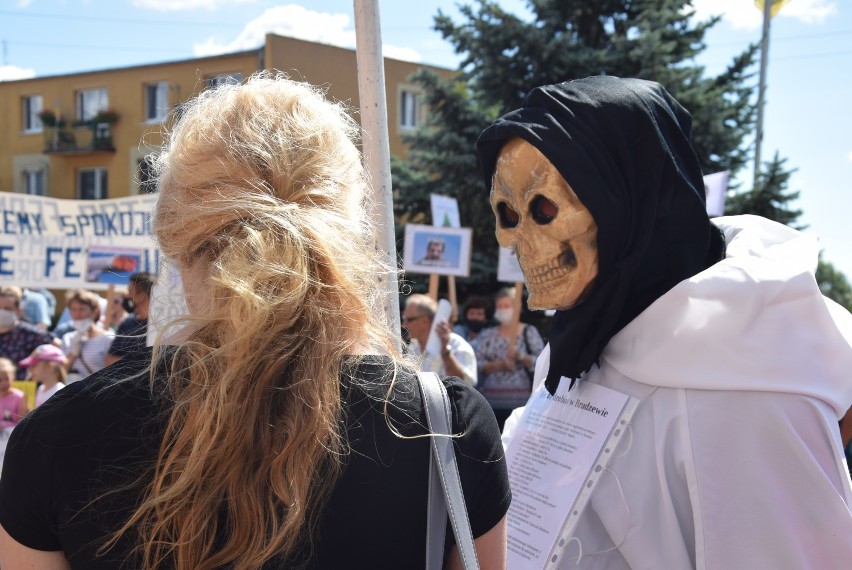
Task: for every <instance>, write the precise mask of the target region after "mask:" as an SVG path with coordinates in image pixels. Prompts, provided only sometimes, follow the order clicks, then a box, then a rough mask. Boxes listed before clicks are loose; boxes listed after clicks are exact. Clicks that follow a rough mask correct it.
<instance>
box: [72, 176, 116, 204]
mask: <svg viewBox="0 0 852 570" xmlns="http://www.w3.org/2000/svg"><path fill="white" fill-rule="evenodd" d="M108 196H109V192H108V191H107V169H106V168H81V169H80V170H78V171H77V198H78V199H80V200H103V199H105V198H107V197H108Z"/></svg>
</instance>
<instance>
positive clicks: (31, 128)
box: [21, 95, 44, 133]
mask: <svg viewBox="0 0 852 570" xmlns="http://www.w3.org/2000/svg"><path fill="white" fill-rule="evenodd" d="M21 104H22V111H23V113H22V114H23V116H24V124H23V127H24V131H27V132H31V133H40V132H41V130H42V125H41V117H39V116H38V114H39V113H41V111H42V110H43V109H44V103H43V100H42V97H41V95H30V96H28V97H24V98H23V99H22V100H21Z"/></svg>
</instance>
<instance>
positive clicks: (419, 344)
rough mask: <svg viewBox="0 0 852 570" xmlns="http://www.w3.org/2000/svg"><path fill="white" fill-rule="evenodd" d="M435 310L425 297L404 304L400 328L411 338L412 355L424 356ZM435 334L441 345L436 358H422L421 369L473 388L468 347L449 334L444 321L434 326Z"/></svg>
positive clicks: (472, 363)
mask: <svg viewBox="0 0 852 570" xmlns="http://www.w3.org/2000/svg"><path fill="white" fill-rule="evenodd" d="M437 310H438V303H437V302H436V301H435V300H434V299H432V298H431V297H429V296H427V295H420V294H415V295H411V296H410V297H408V300H407V301H406V302H405V310H404V311H403V314H402V326H404V327H405V328H406V330H408V334H409V335H411V346H410V348H411V351H412V353H414V354H417V355H420V354H423V348H424V347H425V346H426V342H427V341H428V340H429V332H430V331H431V330H432V320H433V319H434V318H435V313H436V312H437ZM435 333H436V334H437V335H438V339H439V340H440V341H441V350H440V354H439V355H437V357H433V356H431V355H429V354H426V355H424V359H423V369H424V370H426V371H431V372H437V373H438V375H439V376H458V377H459V378H461V379H462V380H464V381H465V382H467V383H468V384H470V385H471V386H475V385H476V355H475V354H474V352H473V348H472V347H471V346H470V344H468V342H467V341H466V340H464V339H463V338H462V337H460V336H459V335H457V334H455V333H454V332H452V331H451V330H450V324H449V323H448V322H447V321H444V320H442V321H440V322H439V323H437V325H436V328H435Z"/></svg>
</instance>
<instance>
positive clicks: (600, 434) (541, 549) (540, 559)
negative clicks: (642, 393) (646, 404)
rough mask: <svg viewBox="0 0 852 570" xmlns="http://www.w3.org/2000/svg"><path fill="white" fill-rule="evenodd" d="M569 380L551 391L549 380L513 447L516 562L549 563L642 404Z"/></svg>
mask: <svg viewBox="0 0 852 570" xmlns="http://www.w3.org/2000/svg"><path fill="white" fill-rule="evenodd" d="M569 384H570V382H569V381H568V380H567V379H563V381H562V382H560V383H559V390H557V392H556V394H555V395H553V396H551V395H550V394H549V393H548V392H547V390H546V389H545V388H544V386H542V387H540V388H539V390H538V391H536V392H535V395H534V397H533V398H531V399H530V401H529V402H528V403H527V406H526V410H525V411H524V414H523V416H522V418H521V421H520V424H519V425H518V427H517V429H516V432H515V435H514V437H513V438H512V441H511V442H510V443H509V446H508V448H507V449H506V459H507V462H508V465H509V482H510V484H511V487H512V505H511V506H510V507H509V520H508V522H509V545H508V562H509V564H508V567H509V568H519V569H520V568H545V567H546V565H547V564H548V563H553V562H555V561H556V560H557V558H558V556H559V553H560V551H561V547H560V545H559V544H558V542H559V541H560V539H561V542H562V545H563V546H564V543H565V538H566V537H567V536H568V535H570V534H571V531H572V530H573V525H574V523H575V522H576V519H577V518H578V517H579V514H580V512H581V511H582V509H583V507H584V506H585V504H586V502H588V497H589V496H590V495H591V492H592V490H593V489H594V485H595V483H596V482H597V477H598V476H599V474H600V473H601V471H602V470H603V469H604V468H605V467H606V466H607V464H608V463H609V461H610V459H611V458H612V452H613V449H614V447H615V445H616V444H617V443H618V441H619V439H620V437H621V435H623V432H624V428H625V427H626V425H627V423H628V422H629V421H630V417H631V416H632V413H633V410H634V409H635V407H636V404H637V403H638V402H637V401H636V400H635V399H633V398H630V397H629V396H628V395H626V394H622V393H620V392H617V391H615V390H612V389H610V388H606V387H604V386H599V385H597V384H590V383H588V382H578V383H577V384H576V385H575V387H574V389H573V390H571V391H569V390H568V385H569Z"/></svg>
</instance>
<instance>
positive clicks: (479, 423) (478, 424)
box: [344, 356, 500, 441]
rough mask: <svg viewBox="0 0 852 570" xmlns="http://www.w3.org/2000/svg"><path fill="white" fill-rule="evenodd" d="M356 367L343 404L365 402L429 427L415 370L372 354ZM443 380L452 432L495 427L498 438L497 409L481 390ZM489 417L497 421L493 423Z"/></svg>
mask: <svg viewBox="0 0 852 570" xmlns="http://www.w3.org/2000/svg"><path fill="white" fill-rule="evenodd" d="M355 371H356V373H355V374H353V375H351V376H352V377H354V381H352V380H350V381H348V382H344V385H345V386H347V389H346V390H345V394H346V395H345V396H344V405H347V406H349V407H353V408H358V407H361V408H363V406H364V404H365V403H366V404H367V405H369V406H370V408H372V410H373V411H374V412H381V413H383V414H386V415H387V416H388V419H390V420H398V421H401V422H414V423H415V424H416V425H419V426H421V427H422V430H425V429H426V428H425V425H426V417H425V410H424V407H423V398H422V396H421V394H420V386H419V384H418V379H417V371H416V370H414V369H413V368H411V367H409V366H407V365H405V364H404V363H400V362H395V361H394V360H393V359H392V358H390V357H381V356H375V357H372V356H371V357H365V358H362V359H360V361H359V362H358V364H357V366H356V367H355ZM441 381H442V382H443V384H444V387H445V388H446V390H447V396H448V398H449V400H450V405H451V406H452V408H453V414H452V416H453V432H454V433H466V432H468V431H470V430H471V429H474V430H484V431H485V432H488V431H490V429H491V427H493V428H494V431H495V433H496V438H497V440H498V441H499V437H500V434H499V430H498V429H497V424H496V421H494V413H493V412H492V410H491V407H490V406H489V404H488V402H487V401H486V400H485V398H484V397H483V396H482V394H480V393H479V392H478V391H477V390H476V389H475V388H473V387H472V386H470V385H469V384H468V383H467V382H464V381H463V380H461V379H460V378H456V377H454V376H449V377H446V378H442V379H441ZM489 419H490V420H492V421H494V425H493V426H491V425H490V424H489V422H488V420H489ZM395 423H396V422H395ZM424 433H425V431H424Z"/></svg>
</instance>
